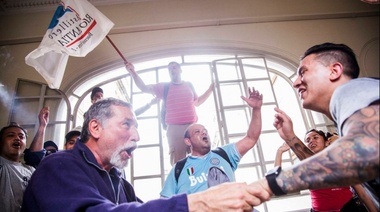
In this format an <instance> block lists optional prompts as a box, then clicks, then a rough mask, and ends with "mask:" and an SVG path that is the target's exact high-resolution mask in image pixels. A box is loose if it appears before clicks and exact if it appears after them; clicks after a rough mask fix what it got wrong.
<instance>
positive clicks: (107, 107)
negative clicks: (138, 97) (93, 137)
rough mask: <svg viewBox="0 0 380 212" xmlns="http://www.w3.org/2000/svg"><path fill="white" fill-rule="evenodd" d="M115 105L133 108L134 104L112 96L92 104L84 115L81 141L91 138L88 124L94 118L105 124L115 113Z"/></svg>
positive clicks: (84, 141)
mask: <svg viewBox="0 0 380 212" xmlns="http://www.w3.org/2000/svg"><path fill="white" fill-rule="evenodd" d="M113 105H115V106H123V107H127V108H129V109H131V110H132V105H131V104H130V103H128V102H126V101H123V100H120V99H116V98H112V97H109V98H105V99H101V100H99V101H97V102H95V103H94V104H92V105H91V107H90V108H89V109H88V111H87V112H86V114H85V116H84V122H83V128H82V133H81V136H80V137H81V139H80V141H81V142H83V143H86V142H87V141H88V139H89V138H90V131H89V130H88V124H89V123H90V121H91V120H92V119H95V120H98V121H99V122H100V123H101V125H104V124H105V123H106V122H107V120H108V119H109V118H111V117H113V115H114V113H113V111H112V108H111V106H113Z"/></svg>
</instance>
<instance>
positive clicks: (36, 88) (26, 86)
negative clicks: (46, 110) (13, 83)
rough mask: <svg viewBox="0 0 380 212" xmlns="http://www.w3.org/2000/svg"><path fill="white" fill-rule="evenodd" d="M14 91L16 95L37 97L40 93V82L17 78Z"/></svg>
mask: <svg viewBox="0 0 380 212" xmlns="http://www.w3.org/2000/svg"><path fill="white" fill-rule="evenodd" d="M16 93H17V96H18V97H30V96H34V97H39V96H40V95H41V84H37V83H34V82H29V81H24V80H18V86H17V91H16Z"/></svg>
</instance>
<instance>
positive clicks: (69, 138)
mask: <svg viewBox="0 0 380 212" xmlns="http://www.w3.org/2000/svg"><path fill="white" fill-rule="evenodd" d="M81 130H82V127H81V126H77V127H75V128H74V129H72V130H70V131H69V132H68V133H67V134H66V136H65V146H64V148H65V150H71V149H73V148H74V145H75V143H76V142H77V139H78V137H79V136H80V133H81Z"/></svg>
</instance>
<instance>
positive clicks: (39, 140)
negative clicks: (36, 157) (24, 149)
mask: <svg viewBox="0 0 380 212" xmlns="http://www.w3.org/2000/svg"><path fill="white" fill-rule="evenodd" d="M45 130H46V126H39V127H38V130H37V132H36V134H35V135H34V138H33V141H32V143H31V144H30V147H29V149H30V151H31V152H37V151H41V150H42V149H43V143H44V139H45Z"/></svg>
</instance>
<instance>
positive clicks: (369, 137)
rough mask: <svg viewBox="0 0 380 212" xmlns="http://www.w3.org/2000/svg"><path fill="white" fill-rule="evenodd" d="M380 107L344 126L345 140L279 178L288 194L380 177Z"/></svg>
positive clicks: (349, 121)
mask: <svg viewBox="0 0 380 212" xmlns="http://www.w3.org/2000/svg"><path fill="white" fill-rule="evenodd" d="M378 124H379V105H372V106H369V107H367V108H364V109H361V110H360V111H357V112H356V113H354V114H353V115H352V116H351V117H350V118H348V119H347V120H346V122H345V124H344V128H343V134H344V136H343V137H340V138H339V139H337V140H336V141H335V142H334V143H333V144H331V145H330V146H329V147H327V148H326V149H325V150H323V151H321V152H319V153H318V154H316V155H314V156H312V157H311V158H309V159H307V160H305V161H304V162H301V163H300V164H299V165H297V166H295V167H293V168H290V169H289V170H286V171H284V172H283V173H281V174H280V175H279V177H278V178H277V182H278V184H279V185H280V186H281V187H282V189H283V190H284V191H287V192H289V193H290V192H295V191H299V190H302V189H315V188H323V187H338V186H349V185H354V184H358V183H362V182H366V181H369V180H372V179H375V178H376V177H379V127H378V126H379V125H378Z"/></svg>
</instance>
